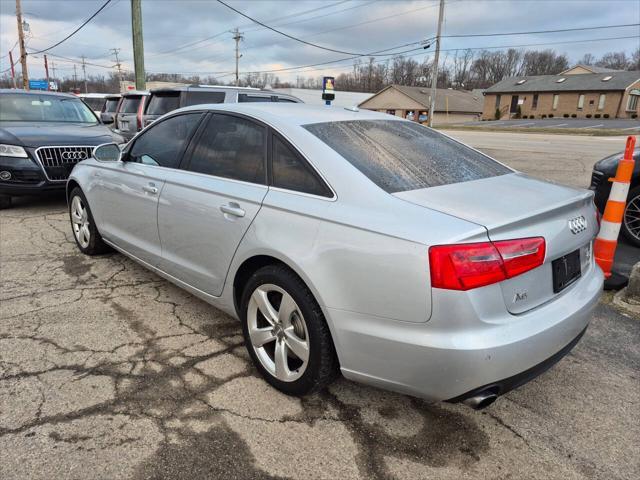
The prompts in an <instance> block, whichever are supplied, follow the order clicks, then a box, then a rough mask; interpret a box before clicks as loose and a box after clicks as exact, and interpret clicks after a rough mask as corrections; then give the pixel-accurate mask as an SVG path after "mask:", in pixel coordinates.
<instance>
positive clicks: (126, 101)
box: [120, 97, 142, 113]
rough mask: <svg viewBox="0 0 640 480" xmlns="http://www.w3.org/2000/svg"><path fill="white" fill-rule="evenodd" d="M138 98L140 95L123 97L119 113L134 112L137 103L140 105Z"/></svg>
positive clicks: (136, 108)
mask: <svg viewBox="0 0 640 480" xmlns="http://www.w3.org/2000/svg"><path fill="white" fill-rule="evenodd" d="M140 98H142V97H124V98H123V99H122V106H121V107H120V113H136V112H137V111H138V105H140Z"/></svg>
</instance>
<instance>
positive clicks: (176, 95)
mask: <svg viewBox="0 0 640 480" xmlns="http://www.w3.org/2000/svg"><path fill="white" fill-rule="evenodd" d="M177 108H180V92H170V93H164V92H163V93H154V94H152V95H151V99H150V100H149V105H147V111H146V112H145V113H146V114H148V115H164V114H165V113H169V112H172V111H173V110H176V109H177Z"/></svg>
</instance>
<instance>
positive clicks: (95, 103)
mask: <svg viewBox="0 0 640 480" xmlns="http://www.w3.org/2000/svg"><path fill="white" fill-rule="evenodd" d="M82 100H84V103H86V104H87V105H89V108H90V109H91V110H102V106H103V105H104V98H96V97H93V98H87V97H85V98H83V99H82Z"/></svg>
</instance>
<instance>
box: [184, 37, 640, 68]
mask: <svg viewBox="0 0 640 480" xmlns="http://www.w3.org/2000/svg"><path fill="white" fill-rule="evenodd" d="M629 38H637V36H635V35H628V36H622V37H608V38H593V39H589V40H569V41H565V42H546V43H529V44H520V45H498V46H489V47H461V48H443V49H440V52H458V51H462V50H495V49H505V48H522V47H540V46H546V45H564V44H572V43H588V42H604V41H609V40H625V39H629ZM413 50H414V51H415V50H420V52H419V53H415V54H413V55H406V56H407V57H416V56H420V55H430V54H431V52H424V50H423V48H415V49H413ZM362 56H366V55H358V56H356V57H348V58H342V59H339V60H332V61H330V62H322V63H317V64H312V65H301V66H297V67H287V68H279V69H273V70H257V71H251V72H241V73H242V74H244V75H246V74H259V73H278V72H283V71H288V72H291V71H295V70H305V69H307V68H310V67H316V66H323V65H329V64H332V63H339V62H344V61H348V60H353V59H355V58H361V57H362ZM386 61H388V59H380V60H376V61H374V62H372V63H374V64H375V63H383V62H386ZM347 67H348V68H352V65H343V66H340V67H336V68H347ZM317 70H324V69H322V68H313V69H311V70H307V71H317ZM189 73H191V74H206V73H211V74H216V73H224V75H221V76H220V77H219V78H224V77H226V76H229V75H230V74H231V73H232V72H228V71H227V72H189Z"/></svg>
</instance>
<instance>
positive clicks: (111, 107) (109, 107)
mask: <svg viewBox="0 0 640 480" xmlns="http://www.w3.org/2000/svg"><path fill="white" fill-rule="evenodd" d="M119 101H120V99H119V98H107V103H106V105H105V107H104V111H105V112H110V113H111V112H115V111H116V110H117V109H118V102H119Z"/></svg>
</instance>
